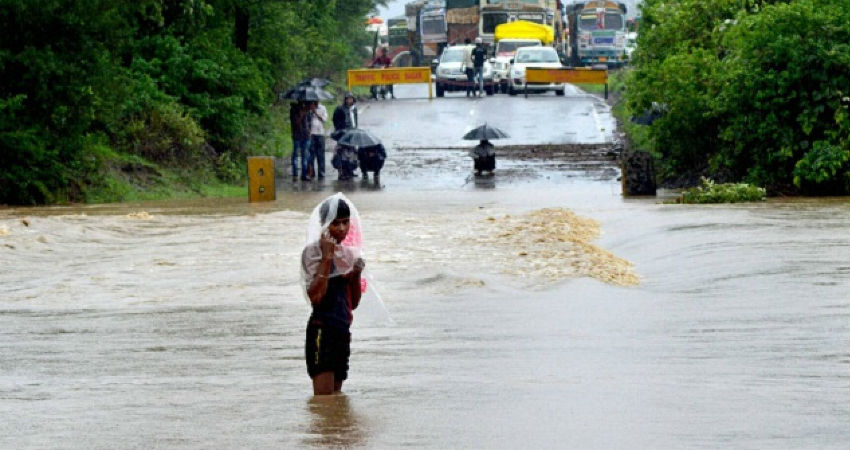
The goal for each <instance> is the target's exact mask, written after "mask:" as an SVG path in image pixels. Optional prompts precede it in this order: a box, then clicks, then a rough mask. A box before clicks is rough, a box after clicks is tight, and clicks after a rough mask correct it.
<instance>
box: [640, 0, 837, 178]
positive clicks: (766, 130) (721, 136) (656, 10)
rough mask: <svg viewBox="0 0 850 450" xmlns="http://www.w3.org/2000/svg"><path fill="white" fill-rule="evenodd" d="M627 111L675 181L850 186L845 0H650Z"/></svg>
mask: <svg viewBox="0 0 850 450" xmlns="http://www.w3.org/2000/svg"><path fill="white" fill-rule="evenodd" d="M642 15H643V22H642V23H641V28H640V36H639V38H638V49H637V50H636V52H635V54H634V55H633V57H634V58H633V59H634V70H633V71H632V72H631V73H630V75H629V79H628V80H627V95H628V99H629V100H628V101H629V103H628V107H629V109H631V110H632V111H644V110H647V109H650V108H652V105H653V102H654V103H655V105H656V109H659V108H660V109H661V110H662V111H664V113H663V115H662V116H661V118H660V119H658V120H657V121H655V122H654V123H653V124H652V125H651V126H650V128H649V130H648V131H649V132H648V136H649V144H648V145H649V146H650V147H651V148H650V149H649V150H651V151H652V152H653V153H654V154H656V155H657V156H658V157H659V167H660V168H661V171H662V176H664V177H665V178H668V179H670V178H676V177H677V176H681V175H682V174H687V173H690V174H700V175H710V176H712V177H717V178H720V179H726V180H733V181H747V182H751V183H755V184H758V185H761V186H768V187H769V188H770V189H771V190H772V191H774V192H776V191H779V192H808V193H827V194H828V193H848V192H850V114H848V104H850V8H848V7H847V1H846V0H789V1H779V0H776V1H770V0H646V1H645V2H644V4H643V9H642Z"/></svg>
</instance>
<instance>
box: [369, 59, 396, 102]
mask: <svg viewBox="0 0 850 450" xmlns="http://www.w3.org/2000/svg"><path fill="white" fill-rule="evenodd" d="M370 68H372V69H386V68H387V66H382V65H378V64H372V65H371V66H370ZM369 93H370V94H371V95H372V99H373V100H377V99H378V96H380V97H381V98H382V99H386V98H387V94H389V95H390V97H391V98H395V95H394V94H393V86H392V85H391V84H376V85H375V84H373V85H372V86H370V87H369Z"/></svg>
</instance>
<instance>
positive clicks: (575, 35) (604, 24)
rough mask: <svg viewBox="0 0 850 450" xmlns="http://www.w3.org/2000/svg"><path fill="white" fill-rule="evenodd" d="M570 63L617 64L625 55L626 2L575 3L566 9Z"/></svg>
mask: <svg viewBox="0 0 850 450" xmlns="http://www.w3.org/2000/svg"><path fill="white" fill-rule="evenodd" d="M566 16H567V21H568V23H569V33H570V36H569V42H570V52H569V53H570V61H571V64H572V65H573V66H576V67H578V66H591V65H595V64H605V65H607V66H608V67H620V66H622V65H623V63H624V62H625V60H626V58H624V55H625V53H626V5H625V4H624V3H616V2H613V1H608V0H592V1H589V2H587V3H574V4H572V5H569V6H568V7H567V10H566Z"/></svg>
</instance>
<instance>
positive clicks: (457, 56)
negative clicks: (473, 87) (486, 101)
mask: <svg viewBox="0 0 850 450" xmlns="http://www.w3.org/2000/svg"><path fill="white" fill-rule="evenodd" d="M474 47H475V46H474V45H454V46H452V47H446V49H445V50H443V54H442V55H440V59H439V61H438V62H437V69H436V81H435V84H436V88H437V97H442V96H443V95H444V94H445V93H446V92H465V91H466V83H467V82H468V79H467V78H466V70H465V69H466V67H465V65H464V60H465V58H466V53H467V52H469V51H471V50H472V49H473V48H474ZM482 75H483V76H484V91H485V92H486V93H487V95H493V63H492V60H488V61H484V68H483V70H482Z"/></svg>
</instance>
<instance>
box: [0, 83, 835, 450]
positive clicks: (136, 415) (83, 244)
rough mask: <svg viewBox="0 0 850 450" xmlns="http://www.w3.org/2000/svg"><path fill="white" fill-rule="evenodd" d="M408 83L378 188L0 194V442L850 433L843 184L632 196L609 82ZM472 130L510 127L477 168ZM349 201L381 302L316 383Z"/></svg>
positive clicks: (409, 444) (645, 444)
mask: <svg viewBox="0 0 850 450" xmlns="http://www.w3.org/2000/svg"><path fill="white" fill-rule="evenodd" d="M426 91H427V90H426ZM403 92H404V90H403V89H399V88H398V87H397V90H396V94H397V95H399V96H401V95H402V93H403ZM413 94H415V95H418V96H419V99H409V100H404V101H398V102H395V103H393V102H374V103H372V104H370V105H364V108H363V114H362V120H363V123H364V124H365V125H368V128H369V129H370V130H372V131H374V132H375V133H376V134H377V135H379V136H382V137H383V138H384V139H385V140H386V142H387V143H388V144H389V145H388V146H387V147H388V153H389V156H388V160H387V164H386V166H385V169H384V171H383V172H382V178H381V181H380V182H378V183H375V182H374V181H373V180H370V181H368V182H362V181H360V180H356V181H353V182H338V181H335V180H334V179H333V178H334V177H335V173H334V172H333V171H332V170H330V169H329V178H328V179H327V180H326V181H324V182H321V183H320V182H300V181H295V182H292V181H290V179H289V178H290V177H289V176H288V174H283V179H282V180H279V181H280V184H279V185H278V193H277V194H278V195H277V200H276V201H275V202H271V203H265V204H253V205H252V204H249V203H247V201H246V199H230V200H218V199H210V200H193V201H173V202H167V203H144V204H116V205H93V206H82V207H43V208H7V209H0V419H2V420H0V449H15V450H25V449H39V450H41V449H110V450H113V449H118V448H120V449H145V450H147V449H152V448H156V449H296V448H304V449H326V448H352V449H395V448H415V449H435V450H437V449H439V450H445V449H577V450H588V449H591V450H592V449H606V450H608V449H647V450H655V449H718V448H723V449H753V450H764V449H806V450H810V449H837V450H838V449H840V450H846V449H847V448H850V420H848V419H850V294H848V292H850V199H848V198H846V197H845V198H835V199H790V200H789V199H773V200H770V201H767V202H764V203H754V204H741V205H699V206H689V205H672V204H662V203H661V202H660V200H661V199H662V198H663V195H662V197H659V198H635V199H624V198H622V197H621V196H620V185H619V182H618V181H617V175H618V171H617V169H616V165H615V163H613V162H612V161H611V159H610V158H608V159H606V158H607V157H608V156H610V155H609V153H610V150H609V149H608V147H610V146H611V145H610V144H611V135H612V132H613V129H614V124H613V122H612V119H611V117H610V113H609V112H608V109H607V105H605V104H604V102H600V101H599V100H598V99H595V98H592V97H591V96H588V95H585V94H581V93H578V92H576V91H570V92H568V93H567V95H566V96H565V97H564V98H561V97H555V96H554V95H553V94H551V93H550V94H549V95H545V96H544V95H541V96H531V97H529V98H528V99H526V98H523V97H516V98H511V97H508V96H493V97H489V98H482V99H474V100H473V99H466V98H464V97H461V96H460V95H452V96H448V97H447V98H445V99H440V100H437V101H433V102H428V101H427V100H424V99H422V98H421V97H422V96H423V94H422V93H421V92H419V93H416V92H414V93H413ZM413 94H411V96H412V97H415V95H413ZM424 95H425V96H427V92H425V93H424ZM552 108H554V109H552ZM549 110H552V111H557V112H558V114H541V113H540V111H549ZM500 111H510V114H511V115H510V116H505V115H504V114H500V113H499V112H500ZM417 114H418V115H421V116H423V117H428V118H429V119H428V120H427V121H424V122H427V123H428V124H430V125H427V126H425V125H423V126H421V127H419V126H418V123H417V122H416V120H417V119H416V118H417V117H418V116H417ZM405 121H408V122H407V123H406V122H405ZM483 121H490V123H491V124H493V125H496V126H499V127H503V128H505V129H506V130H508V131H509V132H510V133H512V135H513V136H515V138H514V141H511V142H507V143H504V144H503V143H502V142H500V143H499V144H497V153H498V154H499V156H498V164H497V169H496V172H495V175H494V176H490V177H474V176H472V175H471V171H472V167H471V161H470V160H469V158H468V156H466V151H467V150H466V149H464V148H463V146H471V144H470V143H469V142H466V141H462V140H460V139H459V136H462V134H463V133H464V132H465V131H467V130H468V129H470V128H472V127H474V126H476V125H478V124H480V123H481V122H483ZM435 124H441V125H440V126H436V125H435ZM540 130H546V131H545V132H541V131H540ZM435 133H436V134H439V133H442V134H441V135H440V136H439V138H435V137H434V134H435ZM522 144H528V145H532V146H543V147H542V148H543V152H544V153H546V152H562V153H563V154H562V155H561V156H558V157H553V156H552V155H553V154H554V153H547V155H549V156H547V157H543V156H538V155H537V154H535V152H537V148H536V147H535V148H532V149H528V148H525V149H520V148H518V147H515V146H517V145H522ZM550 144H556V145H561V147H558V148H555V149H552V148H548V147H546V146H547V145H550ZM566 144H569V145H573V144H575V146H574V147H564V146H563V145H566ZM585 144H589V145H590V146H591V147H592V146H593V145H597V144H599V145H600V147H599V148H591V147H586V146H584V145H585ZM510 146H514V147H510ZM500 147H501V148H500ZM532 150H533V151H532ZM327 160H328V161H330V157H329V156H328V157H327ZM286 167H288V166H286ZM335 191H343V192H345V193H346V195H348V196H349V198H350V199H351V200H352V201H353V202H354V203H355V205H356V206H357V208H358V210H359V212H360V215H361V218H362V221H363V233H364V241H365V252H366V253H365V259H366V262H367V267H366V270H367V273H368V275H369V280H370V288H369V289H370V291H369V292H367V295H366V296H364V301H363V303H362V304H361V307H360V308H359V309H358V310H357V311H356V312H355V323H354V328H353V343H352V357H351V370H350V379H349V380H348V381H346V383H345V385H344V387H343V391H344V394H342V395H336V396H330V397H325V398H314V397H313V395H312V389H311V383H310V380H309V378H308V376H307V370H306V367H305V362H304V330H305V327H306V322H307V317H308V314H309V308H308V306H307V302H306V300H305V299H304V295H303V294H302V293H301V287H300V280H299V267H298V263H299V256H300V252H301V248H302V246H303V245H304V239H305V234H306V221H307V218H308V215H309V213H310V211H312V209H313V207H314V206H315V205H316V204H317V203H318V202H319V201H321V199H323V198H324V197H325V196H327V195H329V194H330V193H332V192H335ZM379 299H380V301H379Z"/></svg>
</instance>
